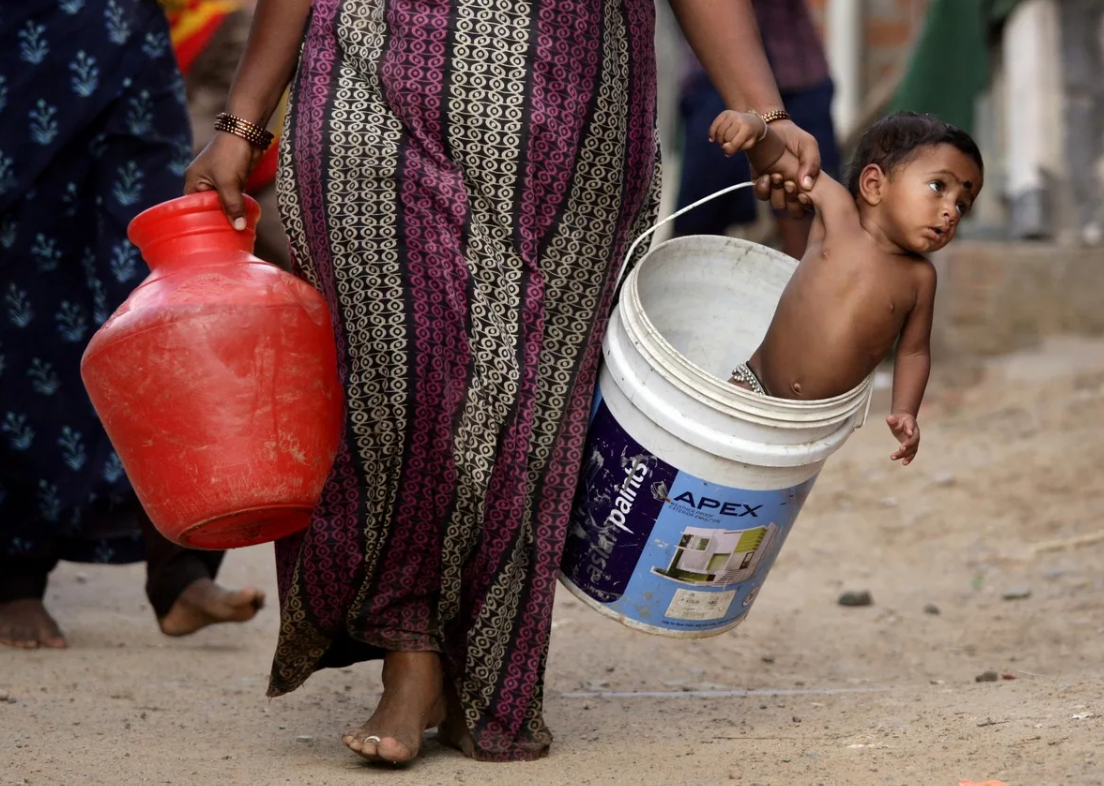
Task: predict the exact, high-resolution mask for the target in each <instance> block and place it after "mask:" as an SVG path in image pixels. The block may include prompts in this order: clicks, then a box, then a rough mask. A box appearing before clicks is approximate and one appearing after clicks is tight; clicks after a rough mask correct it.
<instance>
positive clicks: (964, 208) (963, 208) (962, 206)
mask: <svg viewBox="0 0 1104 786" xmlns="http://www.w3.org/2000/svg"><path fill="white" fill-rule="evenodd" d="M955 209H956V210H957V211H958V214H959V215H960V216H964V215H966V213H968V212H969V210H970V206H969V205H967V204H966V203H965V202H959V203H958V204H957V205H955Z"/></svg>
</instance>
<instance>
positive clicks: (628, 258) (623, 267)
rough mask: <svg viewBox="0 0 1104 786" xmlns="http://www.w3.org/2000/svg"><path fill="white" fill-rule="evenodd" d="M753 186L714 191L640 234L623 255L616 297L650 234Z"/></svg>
mask: <svg viewBox="0 0 1104 786" xmlns="http://www.w3.org/2000/svg"><path fill="white" fill-rule="evenodd" d="M753 185H755V184H754V183H753V182H752V181H750V180H749V181H747V182H746V183H737V184H736V185H734V186H728V187H726V188H722V189H721V190H720V191H715V192H713V193H712V194H710V195H709V196H707V197H702V198H701V199H699V200H698V201H697V202H693V203H691V204H689V205H687V206H686V207H684V208H682V209H681V210H676V211H675V212H674V213H672V214H671V215H669V216H667V218H665V219H663V220H662V221H659V222H658V223H656V224H655V225H653V226H652V228H651V229H646V230H644V231H643V232H642V233H640V237H638V238H637V239H636V240H634V241H633V242H632V245H631V246H629V253H627V254H625V261H624V262H623V263H622V264H621V271H620V272H619V273H618V274H617V285H616V287H614V292H615V293H617V295H619V294H620V291H621V281H622V279H624V278H625V276H626V275H628V273H629V270H630V264H629V263H630V262H631V261H632V258H633V254H634V253H636V247H637V246H639V245H640V243H641V241H643V240H644V238H646V237H650V236H651V235H652V233H653V232H655V231H656V230H657V229H659V228H660V227H661V226H664V225H665V224H668V223H670V222H672V221H674V220H675V219H676V218H678V217H679V216H681V215H682V214H683V213H688V212H690V211H691V210H693V209H694V208H696V207H698V206H700V205H704V204H705V203H706V202H709V201H710V200H713V199H716V198H717V197H719V196H724V195H725V194H727V193H729V192H731V191H736V190H738V189H741V188H748V187H750V186H753ZM617 295H615V296H614V298H613V302H614V303H616V302H617V300H618V298H617Z"/></svg>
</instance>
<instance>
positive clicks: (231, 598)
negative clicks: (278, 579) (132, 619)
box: [157, 579, 264, 636]
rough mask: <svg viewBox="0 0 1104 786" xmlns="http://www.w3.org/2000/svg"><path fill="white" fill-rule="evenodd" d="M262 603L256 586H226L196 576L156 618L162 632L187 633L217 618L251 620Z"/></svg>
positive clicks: (211, 623)
mask: <svg viewBox="0 0 1104 786" xmlns="http://www.w3.org/2000/svg"><path fill="white" fill-rule="evenodd" d="M263 607H264V593H263V592H261V591H260V590H259V589H254V588H253V587H247V588H245V589H240V590H228V589H224V588H222V587H220V586H219V585H218V584H215V582H213V581H211V580H210V579H196V580H195V581H193V582H192V583H191V584H189V585H188V586H187V588H186V589H185V590H184V591H183V592H182V593H180V597H179V598H177V599H176V603H174V604H173V607H172V608H171V609H169V613H168V614H166V615H165V616H164V617H162V618H161V619H159V620H158V621H157V622H158V624H159V625H160V626H161V632H162V633H164V634H165V635H166V636H187V635H188V634H189V633H195V632H196V631H197V630H199V629H200V628H205V627H207V626H208V625H214V624H215V623H218V622H245V621H247V620H251V619H253V617H254V616H255V615H256V613H257V612H258V611H260V610H261V609H262V608H263Z"/></svg>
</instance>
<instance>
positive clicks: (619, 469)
mask: <svg viewBox="0 0 1104 786" xmlns="http://www.w3.org/2000/svg"><path fill="white" fill-rule="evenodd" d="M815 480H816V477H815V476H814V477H812V478H809V479H808V480H806V481H805V482H803V483H801V484H799V485H797V486H793V487H790V488H785V489H777V490H772V491H747V490H743V489H739V488H730V487H728V486H721V485H718V484H716V483H710V482H709V481H706V480H702V479H701V478H698V477H695V476H694V475H691V474H689V473H687V472H682V471H680V470H679V469H678V468H677V467H674V466H672V465H670V464H668V463H666V462H664V461H663V460H661V459H660V458H658V457H657V456H655V455H653V454H652V453H650V452H648V451H647V450H645V449H644V448H643V447H642V446H641V445H640V444H639V443H638V442H636V440H634V439H633V438H632V437H630V436H629V435H628V434H627V433H625V430H624V429H623V428H621V425H620V424H619V423H618V422H617V420H616V419H615V418H614V417H613V415H612V413H610V411H609V408H608V407H607V406H606V404H605V402H604V401H601V400H600V397H599V399H598V401H597V403H596V406H595V408H594V414H593V415H592V418H591V423H590V430H589V432H588V434H587V443H586V447H585V449H584V453H583V466H582V474H581V477H580V479H579V485H578V489H577V491H576V495H575V500H574V504H573V506H572V513H571V520H570V523H569V526H568V535H567V543H566V546H565V549H564V557H563V563H562V565H561V572H562V574H563V576H564V577H565V578H566V579H568V580H569V581H570V582H571V583H572V584H573V585H575V587H576V588H578V589H579V590H581V591H582V592H583V593H585V594H586V595H587V596H589V597H590V598H592V599H593V600H594V601H596V602H597V603H599V604H601V605H602V606H604V607H606V608H607V609H609V610H610V611H612V612H614V613H616V614H623V615H624V616H625V617H628V618H629V619H631V620H635V621H636V622H638V623H641V624H643V625H645V626H653V627H656V628H662V629H667V630H672V631H676V630H677V631H709V630H712V629H715V628H722V627H728V626H730V625H732V624H733V623H734V622H735V621H736V620H738V619H739V618H741V617H743V616H744V615H745V614H747V611H748V608H749V607H750V606H751V604H752V602H753V601H754V600H755V596H756V595H757V594H758V592H759V587H760V586H762V583H763V579H764V578H765V577H766V575H767V573H768V571H769V570H770V568H771V566H772V565H773V564H774V560H775V558H776V557H777V556H778V552H779V550H780V549H781V547H782V544H783V542H785V540H786V536H787V535H788V534H789V531H790V529H791V528H792V526H793V523H794V520H795V519H796V518H797V514H798V513H799V512H800V511H801V506H802V505H803V504H804V502H805V499H806V497H808V495H809V492H810V491H811V490H812V487H813V483H814V482H815Z"/></svg>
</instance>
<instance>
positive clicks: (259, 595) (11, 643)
mask: <svg viewBox="0 0 1104 786" xmlns="http://www.w3.org/2000/svg"><path fill="white" fill-rule="evenodd" d="M263 606H264V593H263V592H261V590H259V589H254V588H253V587H247V588H246V589H241V590H228V589H224V588H223V587H220V586H219V585H218V584H215V582H213V581H211V579H197V580H196V581H193V582H192V583H191V584H189V585H188V586H187V587H186V588H185V589H184V591H183V592H182V593H180V597H179V598H177V600H176V602H175V603H174V604H173V606H172V608H171V609H169V613H168V614H166V615H165V616H164V617H162V618H161V619H159V620H158V621H157V623H158V625H160V627H161V632H162V633H164V634H165V635H166V636H186V635H188V634H189V633H195V632H196V631H197V630H199V629H200V628H205V627H207V626H208V625H214V624H217V623H220V622H245V621H247V620H250V619H253V616H254V615H255V614H256V613H257V612H258V611H259V610H260V609H261V608H262V607H263ZM0 644H3V645H6V646H8V647H15V648H17V649H39V648H44V649H64V648H65V647H67V646H69V645H68V643H67V642H66V641H65V636H64V634H62V632H61V628H59V627H58V624H57V621H56V620H54V618H53V617H52V616H50V613H49V612H48V611H47V610H46V606H44V605H43V603H42V601H41V600H37V599H33V598H28V599H26V600H13V601H10V602H8V603H0Z"/></svg>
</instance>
